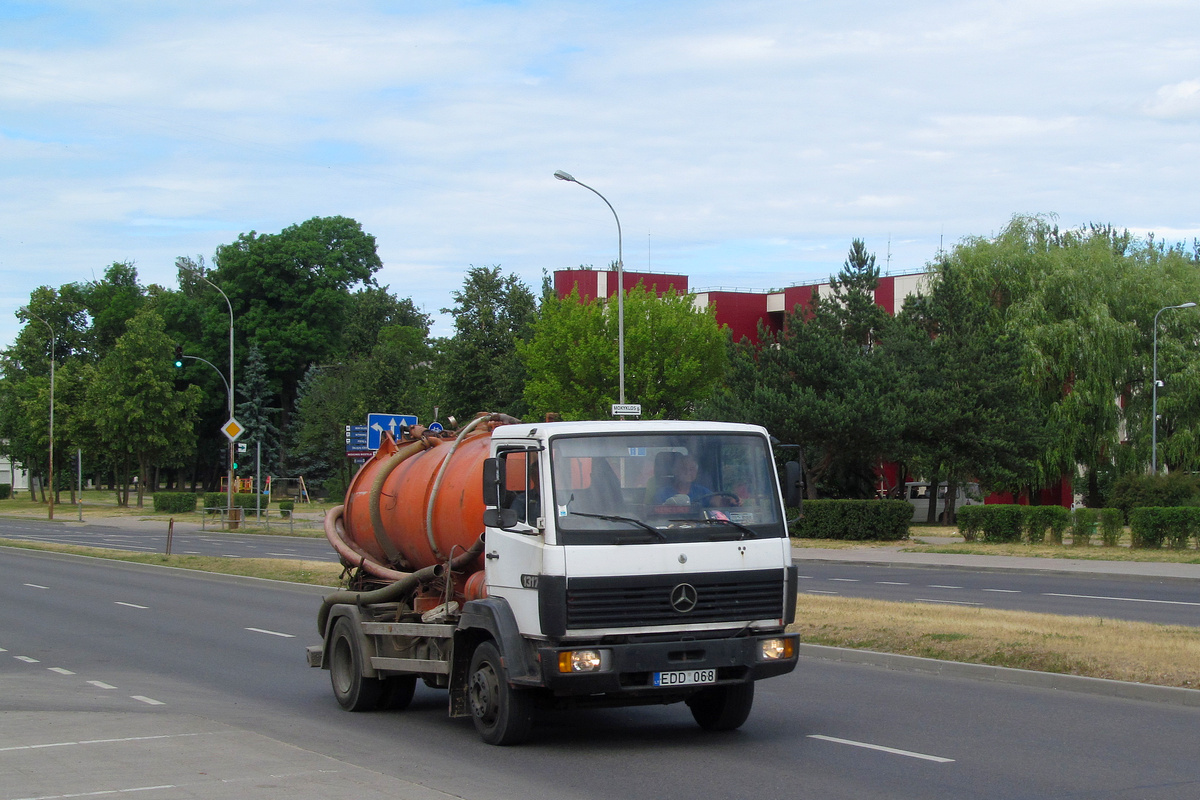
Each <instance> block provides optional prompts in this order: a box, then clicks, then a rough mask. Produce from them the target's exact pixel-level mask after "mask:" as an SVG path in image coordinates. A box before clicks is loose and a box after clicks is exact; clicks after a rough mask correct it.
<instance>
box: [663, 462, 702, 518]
mask: <svg viewBox="0 0 1200 800" xmlns="http://www.w3.org/2000/svg"><path fill="white" fill-rule="evenodd" d="M699 472H700V465H699V464H697V463H696V459H694V458H692V457H691V456H686V455H685V456H680V457H679V458H678V459H677V460H676V461H675V475H674V476H673V477H672V478H671V480H670V481H668V482H667V483H666V484H664V485H663V486H662V487H660V488H659V490H658V493H657V494H656V495H655V497H654V502H655V503H656V504H657V505H668V506H688V505H691V504H692V503H696V502H698V501H700V500H702V499H703V498H705V497H707V496H709V495H710V494H712V489H709V488H708V487H707V486H705V485H704V484H702V483H697V482H696V475H697V474H698V473H699Z"/></svg>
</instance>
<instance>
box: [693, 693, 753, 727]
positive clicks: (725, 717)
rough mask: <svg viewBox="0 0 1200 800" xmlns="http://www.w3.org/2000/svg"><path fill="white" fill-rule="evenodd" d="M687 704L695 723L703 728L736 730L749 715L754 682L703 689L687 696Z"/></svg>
mask: <svg viewBox="0 0 1200 800" xmlns="http://www.w3.org/2000/svg"><path fill="white" fill-rule="evenodd" d="M687 705H688V708H690V709H691V710H692V717H693V718H695V720H696V723H697V724H698V725H699V726H700V727H701V728H704V730H706V731H732V730H737V729H738V728H740V727H741V726H742V723H743V722H745V721H746V718H747V717H749V716H750V709H751V707H753V705H754V683H753V682H751V683H739V684H736V685H734V686H714V687H713V688H711V689H704V690H702V691H699V692H696V694H694V695H692V696H691V697H689V698H688V700H687Z"/></svg>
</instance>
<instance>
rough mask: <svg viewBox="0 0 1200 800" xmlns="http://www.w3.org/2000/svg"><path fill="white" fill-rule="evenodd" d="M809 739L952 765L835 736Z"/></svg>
mask: <svg viewBox="0 0 1200 800" xmlns="http://www.w3.org/2000/svg"><path fill="white" fill-rule="evenodd" d="M808 738H809V739H820V740H821V741H823V742H833V743H834V744H848V745H850V746H851V747H862V748H865V749H867V750H878V751H879V752H881V753H891V754H892V755H896V756H906V757H908V758H919V759H921V760H923V761H936V762H937V763H939V764H953V763H954V759H953V758H942V757H941V756H931V755H926V754H925V753H914V752H913V751H911V750H898V749H896V748H895V747H884V746H883V745H880V744H868V743H867V742H856V741H853V740H851V739H838V738H837V737H835V736H821V735H819V734H815V733H813V734H809V736H808Z"/></svg>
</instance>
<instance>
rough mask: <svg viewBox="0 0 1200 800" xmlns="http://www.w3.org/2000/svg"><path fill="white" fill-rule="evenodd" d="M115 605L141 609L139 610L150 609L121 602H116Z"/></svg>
mask: <svg viewBox="0 0 1200 800" xmlns="http://www.w3.org/2000/svg"><path fill="white" fill-rule="evenodd" d="M116 605H119V606H125V607H126V608H141V609H147V608H150V606H139V605H138V604H137V603H126V602H124V601H122V600H117V601H116Z"/></svg>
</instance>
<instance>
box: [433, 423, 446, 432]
mask: <svg viewBox="0 0 1200 800" xmlns="http://www.w3.org/2000/svg"><path fill="white" fill-rule="evenodd" d="M443 430H445V428H443V427H442V423H440V422H431V423H429V432H430V433H441V432H442V431H443Z"/></svg>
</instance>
